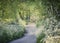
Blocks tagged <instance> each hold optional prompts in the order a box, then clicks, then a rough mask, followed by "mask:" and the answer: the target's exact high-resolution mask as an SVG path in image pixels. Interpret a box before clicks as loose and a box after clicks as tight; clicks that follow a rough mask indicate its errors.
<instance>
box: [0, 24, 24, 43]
mask: <svg viewBox="0 0 60 43" xmlns="http://www.w3.org/2000/svg"><path fill="white" fill-rule="evenodd" d="M24 33H25V29H24V27H23V26H20V25H6V24H0V43H8V42H9V41H12V40H15V39H17V38H21V37H22V36H24Z"/></svg>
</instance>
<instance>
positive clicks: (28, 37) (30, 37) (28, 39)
mask: <svg viewBox="0 0 60 43" xmlns="http://www.w3.org/2000/svg"><path fill="white" fill-rule="evenodd" d="M26 30H27V34H25V36H24V37H23V38H20V39H17V40H14V41H12V42H10V43H36V31H37V28H36V25H35V24H29V25H27V26H26Z"/></svg>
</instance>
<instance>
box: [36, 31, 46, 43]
mask: <svg viewBox="0 0 60 43" xmlns="http://www.w3.org/2000/svg"><path fill="white" fill-rule="evenodd" d="M44 38H45V33H43V32H42V33H41V34H40V35H39V36H38V38H37V43H43V42H44Z"/></svg>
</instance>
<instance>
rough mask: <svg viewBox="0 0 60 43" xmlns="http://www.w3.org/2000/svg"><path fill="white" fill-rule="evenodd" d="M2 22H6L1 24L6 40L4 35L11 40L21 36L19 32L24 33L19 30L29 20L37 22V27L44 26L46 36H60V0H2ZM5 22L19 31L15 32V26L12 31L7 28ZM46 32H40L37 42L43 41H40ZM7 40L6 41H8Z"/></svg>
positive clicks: (0, 0) (0, 27)
mask: <svg viewBox="0 0 60 43" xmlns="http://www.w3.org/2000/svg"><path fill="white" fill-rule="evenodd" d="M0 22H1V23H3V24H4V25H2V24H1V26H0V29H1V30H0V31H1V34H2V37H3V38H1V39H4V40H5V39H6V37H5V36H4V35H6V36H7V39H9V40H12V39H15V37H19V33H20V34H23V33H24V32H22V33H21V32H20V31H19V30H20V29H23V27H24V26H25V25H26V24H28V23H29V22H31V23H36V25H37V27H40V26H44V28H43V31H44V34H45V35H46V37H48V36H53V37H54V36H60V32H57V31H58V30H59V29H60V0H0ZM5 24H7V27H9V25H13V26H15V27H18V28H17V30H18V31H17V32H15V28H13V26H12V28H11V29H12V30H14V31H13V32H11V33H10V31H12V30H10V28H7V27H6V26H5ZM19 25H20V26H19ZM8 30H9V31H8ZM24 30H25V29H23V31H24ZM7 32H8V33H10V34H8V33H7ZM15 33H16V35H15ZM11 34H12V35H11ZM44 34H43V33H42V34H40V35H41V36H39V37H38V38H37V40H38V42H37V43H43V42H40V41H41V40H42V39H44V37H45V35H44ZM9 35H11V37H10V36H9ZM13 35H14V37H13ZM8 37H9V38H8ZM40 37H41V38H40ZM7 39H6V40H7ZM6 40H5V42H7V41H6ZM39 40H40V41H39ZM3 42H4V41H2V43H3ZM5 42H4V43H5Z"/></svg>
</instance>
